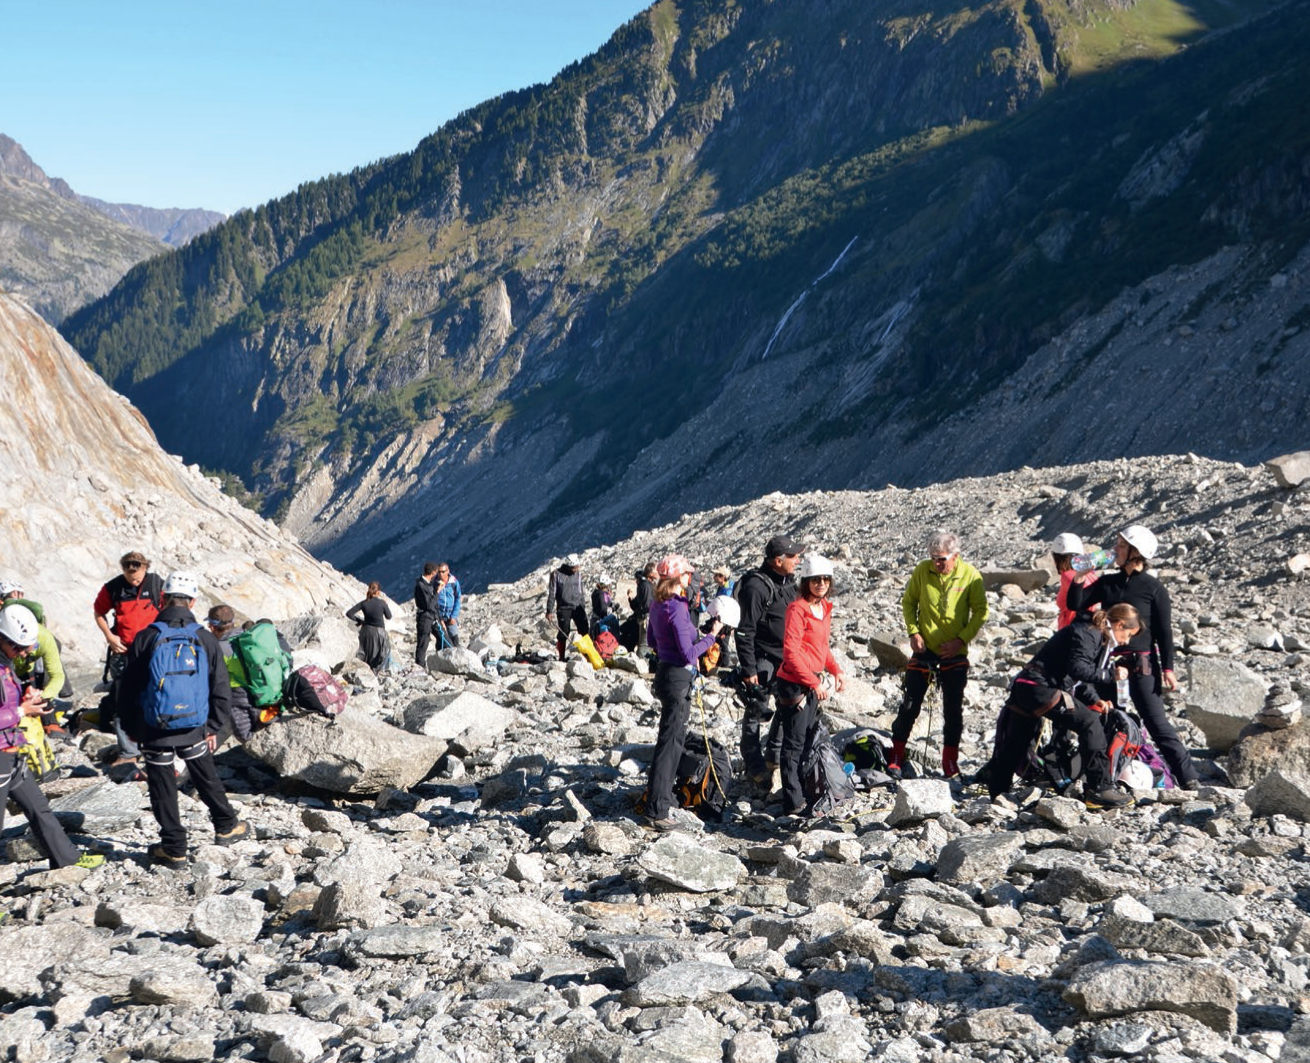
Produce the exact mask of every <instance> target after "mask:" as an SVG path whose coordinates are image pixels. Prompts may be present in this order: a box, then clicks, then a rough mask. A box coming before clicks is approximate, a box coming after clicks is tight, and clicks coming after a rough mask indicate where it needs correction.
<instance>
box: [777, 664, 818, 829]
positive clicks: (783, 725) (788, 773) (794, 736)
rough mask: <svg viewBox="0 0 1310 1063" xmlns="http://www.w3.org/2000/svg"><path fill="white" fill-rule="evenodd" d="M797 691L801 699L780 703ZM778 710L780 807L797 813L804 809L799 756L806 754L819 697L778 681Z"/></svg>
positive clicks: (793, 685)
mask: <svg viewBox="0 0 1310 1063" xmlns="http://www.w3.org/2000/svg"><path fill="white" fill-rule="evenodd" d="M797 694H799V695H800V696H801V700H800V702H799V703H798V704H795V705H783V704H782V702H783V701H787V700H790V699H791V698H793V697H795V696H796V695H797ZM778 702H779V704H778V711H777V712H776V713H775V714H774V718H775V719H776V720H777V721H778V729H779V731H780V732H781V741H782V750H781V756H782V759H781V760H780V761H779V767H780V768H781V771H782V807H783V811H785V812H786V813H787V815H789V816H790V815H796V814H798V813H801V812H804V811H805V804H806V802H805V789H804V787H802V786H801V758H802V757H803V756H804V755H805V743H806V739H807V738H809V735H810V732H811V731H812V730H813V729H814V723H815V720H816V719H817V718H818V715H819V701H818V699H817V698H816V697H815V696H814V691H813V690H810V689H808V688H806V687H802V686H797V685H796V684H795V683H779V684H778Z"/></svg>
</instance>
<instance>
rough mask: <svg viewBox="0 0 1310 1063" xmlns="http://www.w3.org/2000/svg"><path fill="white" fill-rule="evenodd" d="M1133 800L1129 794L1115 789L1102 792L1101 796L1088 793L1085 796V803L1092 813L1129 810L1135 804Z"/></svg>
mask: <svg viewBox="0 0 1310 1063" xmlns="http://www.w3.org/2000/svg"><path fill="white" fill-rule="evenodd" d="M1133 800H1134V799H1133V798H1131V797H1129V796H1128V795H1127V794H1125V793H1122V792H1121V791H1119V790H1116V789H1114V788H1113V787H1111V788H1110V789H1109V790H1102V791H1101V792H1100V793H1099V794H1093V793H1087V794H1084V795H1083V803H1084V804H1085V805H1086V806H1087V807H1088V809H1090V810H1091V811H1092V812H1098V811H1101V810H1102V809H1109V808H1127V807H1128V806H1129V805H1131V804H1132V803H1133Z"/></svg>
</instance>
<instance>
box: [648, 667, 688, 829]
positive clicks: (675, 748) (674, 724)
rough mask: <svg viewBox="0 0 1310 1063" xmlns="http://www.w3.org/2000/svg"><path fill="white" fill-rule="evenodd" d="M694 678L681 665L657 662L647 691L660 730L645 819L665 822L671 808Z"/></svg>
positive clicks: (684, 743) (651, 764)
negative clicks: (655, 704) (657, 710)
mask: <svg viewBox="0 0 1310 1063" xmlns="http://www.w3.org/2000/svg"><path fill="white" fill-rule="evenodd" d="M694 678H695V674H694V673H693V672H692V670H691V669H690V668H688V667H687V666H686V665H682V664H667V663H665V662H664V661H660V663H659V665H658V666H657V667H656V669H655V682H654V683H653V684H651V691H652V693H654V695H655V696H656V697H657V698H659V702H660V730H659V736H658V737H657V738H656V739H655V755H654V756H653V757H652V758H651V762H650V774H649V776H648V777H647V780H648V781H647V783H646V815H648V816H649V817H650V818H651V819H667V818H668V815H669V810H670V809H671V808H672V807H673V785H674V783H675V782H677V776H678V762H679V761H681V760H682V752H683V749H684V747H685V746H686V744H687V721H688V720H689V719H690V718H691V684H692V680H693V679H694Z"/></svg>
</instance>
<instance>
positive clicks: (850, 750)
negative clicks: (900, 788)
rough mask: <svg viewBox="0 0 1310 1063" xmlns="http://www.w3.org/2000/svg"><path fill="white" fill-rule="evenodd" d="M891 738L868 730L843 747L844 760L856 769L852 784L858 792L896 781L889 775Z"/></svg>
mask: <svg viewBox="0 0 1310 1063" xmlns="http://www.w3.org/2000/svg"><path fill="white" fill-rule="evenodd" d="M890 751H891V736H890V735H888V734H886V733H885V732H882V733H880V732H878V731H873V730H870V729H868V728H866V729H864V730H861V731H856V732H855V734H853V735H852V736H851V737H850V739H849V740H848V741H847V742H846V745H844V746H843V747H842V751H841V753H842V760H843V761H844V762H845V763H847V764H850V765H852V766H853V767H854V769H855V770H854V771H852V772H851V782H852V784H853V785H854V786H855V788H856V789H857V790H871V789H873V787H875V786H885V785H887V784H888V783H892V782H895V780H894V779H893V778H892V777H891V775H889V774H888V773H887V764H888V753H889V752H890Z"/></svg>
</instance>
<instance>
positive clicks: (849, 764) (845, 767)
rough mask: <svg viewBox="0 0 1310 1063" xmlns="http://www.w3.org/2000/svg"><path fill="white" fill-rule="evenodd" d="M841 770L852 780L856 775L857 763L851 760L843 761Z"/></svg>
mask: <svg viewBox="0 0 1310 1063" xmlns="http://www.w3.org/2000/svg"><path fill="white" fill-rule="evenodd" d="M841 770H842V771H844V772H845V773H846V777H847V778H850V777H851V776H852V775H854V774H855V763H854V762H853V761H850V760H843V761H842V764H841Z"/></svg>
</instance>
